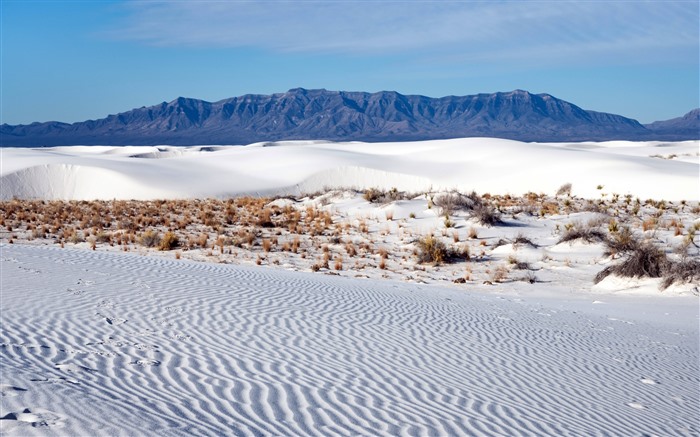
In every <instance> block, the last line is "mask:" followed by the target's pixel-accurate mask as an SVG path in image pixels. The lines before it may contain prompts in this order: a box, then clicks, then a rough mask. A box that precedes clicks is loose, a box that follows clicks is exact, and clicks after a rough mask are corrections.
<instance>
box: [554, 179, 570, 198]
mask: <svg viewBox="0 0 700 437" xmlns="http://www.w3.org/2000/svg"><path fill="white" fill-rule="evenodd" d="M555 196H556V197H559V196H571V184H570V183H568V182H567V183H565V184H563V185H562V186H561V187H559V189H558V190H557V193H556V194H555Z"/></svg>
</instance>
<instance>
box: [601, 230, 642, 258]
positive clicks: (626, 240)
mask: <svg viewBox="0 0 700 437" xmlns="http://www.w3.org/2000/svg"><path fill="white" fill-rule="evenodd" d="M605 245H606V246H607V248H606V249H605V256H611V255H617V254H620V253H629V252H632V251H633V250H635V249H637V248H638V247H639V245H640V242H639V240H637V239H636V238H635V236H634V234H633V233H632V231H631V230H630V228H628V227H627V226H623V227H621V228H620V230H619V231H618V232H616V233H614V234H613V235H612V237H611V238H610V239H608V240H606V241H605Z"/></svg>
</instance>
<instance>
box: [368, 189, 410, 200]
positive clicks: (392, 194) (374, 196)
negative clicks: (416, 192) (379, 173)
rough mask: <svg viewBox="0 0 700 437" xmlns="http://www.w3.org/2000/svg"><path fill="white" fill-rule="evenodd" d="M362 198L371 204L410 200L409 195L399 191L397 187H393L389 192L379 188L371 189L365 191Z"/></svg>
mask: <svg viewBox="0 0 700 437" xmlns="http://www.w3.org/2000/svg"><path fill="white" fill-rule="evenodd" d="M362 197H363V198H364V199H365V200H366V201H368V202H370V203H389V202H395V201H397V200H402V199H407V198H409V195H408V194H407V193H406V192H404V191H399V190H398V189H396V187H392V188H391V189H390V190H389V191H384V190H380V189H378V188H369V189H367V190H365V192H364V194H363V195H362Z"/></svg>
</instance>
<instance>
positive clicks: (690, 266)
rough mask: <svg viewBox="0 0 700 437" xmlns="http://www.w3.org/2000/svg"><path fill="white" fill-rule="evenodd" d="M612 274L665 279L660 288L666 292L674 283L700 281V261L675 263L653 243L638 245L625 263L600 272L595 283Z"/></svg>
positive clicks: (689, 259)
mask: <svg viewBox="0 0 700 437" xmlns="http://www.w3.org/2000/svg"><path fill="white" fill-rule="evenodd" d="M611 274H614V275H617V276H621V277H624V278H663V280H662V281H661V283H660V284H659V288H660V289H662V290H664V289H666V288H668V287H669V286H671V284H674V283H685V282H691V281H700V260H698V259H694V258H685V257H684V258H682V259H681V260H679V261H673V260H670V259H668V257H667V256H666V253H665V252H664V251H663V250H661V249H660V248H658V247H656V246H654V245H653V244H652V243H649V242H645V243H638V245H637V247H635V248H634V249H633V250H631V251H630V253H629V255H628V256H627V258H626V259H625V260H624V261H622V262H621V263H618V264H615V265H612V266H608V267H606V268H604V269H603V270H602V271H600V272H599V273H598V274H597V275H596V277H595V280H594V283H596V284H597V283H599V282H600V281H602V280H603V279H605V278H607V277H608V276H610V275H611Z"/></svg>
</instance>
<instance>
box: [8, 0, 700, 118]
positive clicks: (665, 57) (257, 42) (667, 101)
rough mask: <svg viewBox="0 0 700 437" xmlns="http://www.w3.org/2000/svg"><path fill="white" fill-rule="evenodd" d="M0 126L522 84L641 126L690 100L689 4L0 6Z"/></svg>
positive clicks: (677, 111) (23, 1) (698, 47)
mask: <svg viewBox="0 0 700 437" xmlns="http://www.w3.org/2000/svg"><path fill="white" fill-rule="evenodd" d="M0 5H1V13H2V17H1V18H2V29H1V33H2V41H1V43H2V50H1V53H2V68H1V70H2V85H1V91H2V95H1V96H0V104H1V105H0V109H1V118H2V120H1V121H2V122H3V123H9V124H20V123H23V124H26V123H30V122H33V121H50V120H56V121H64V122H75V121H82V120H86V119H96V118H102V117H105V116H107V115H108V114H114V113H118V112H124V111H127V110H129V109H132V108H136V107H140V106H150V105H155V104H158V103H160V102H163V101H171V100H173V99H175V98H177V97H178V96H185V97H193V98H199V99H204V100H209V101H216V100H221V99H224V98H228V97H233V96H239V95H242V94H248V93H254V94H270V93H275V92H284V91H286V90H288V89H290V88H296V87H304V88H326V89H329V90H345V91H368V92H374V91H380V90H393V91H398V92H400V93H403V94H422V95H427V96H431V97H441V96H446V95H466V94H477V93H491V92H496V91H511V90H513V89H525V90H528V91H530V92H533V93H549V94H552V95H554V96H555V97H558V98H561V99H564V100H567V101H570V102H572V103H574V104H576V105H578V106H580V107H582V108H584V109H592V110H596V111H604V112H612V113H617V114H621V115H624V116H627V117H631V118H635V119H637V120H639V121H640V122H642V123H648V122H651V121H655V120H663V119H668V118H673V117H678V116H681V115H683V114H685V113H686V112H688V111H690V110H691V109H693V108H696V107H699V106H700V102H699V100H700V83H699V82H700V79H699V77H700V71H699V70H700V67H699V64H700V60H699V53H700V42H699V40H700V36H699V32H700V31H699V26H700V12H699V10H700V3H699V1H698V0H692V1H675V2H674V1H649V2H647V1H609V2H601V1H585V2H563V1H488V2H476V1H468V2H467V1H439V2H438V1H408V0H404V1H371V0H366V1H334V0H325V1H313V0H312V1H303V0H301V1H263V0H257V1H194V0H193V1H176V0H173V1H168V2H159V1H98V0H93V1H89V0H85V1H51V0H44V1H33V0H0Z"/></svg>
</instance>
